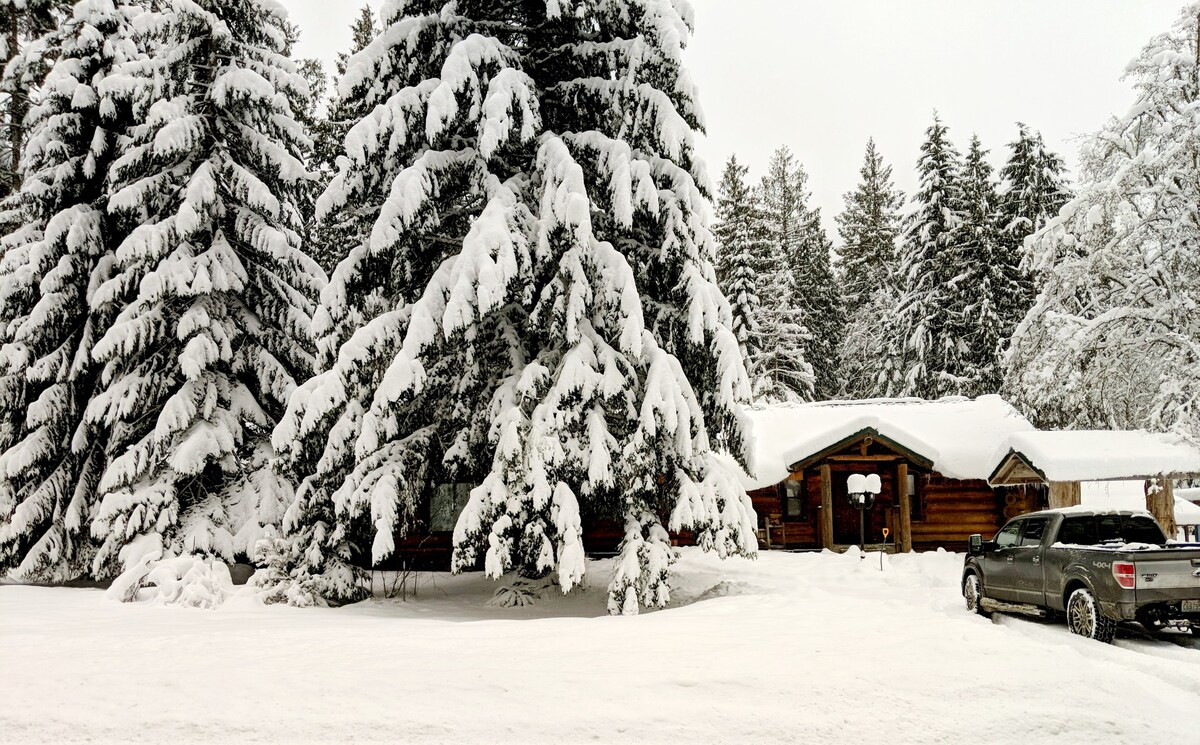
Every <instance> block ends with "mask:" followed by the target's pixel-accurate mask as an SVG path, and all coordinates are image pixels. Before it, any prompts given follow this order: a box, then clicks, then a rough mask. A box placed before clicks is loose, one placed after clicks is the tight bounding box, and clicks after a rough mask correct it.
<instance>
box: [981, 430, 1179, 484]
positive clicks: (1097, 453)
mask: <svg viewBox="0 0 1200 745" xmlns="http://www.w3.org/2000/svg"><path fill="white" fill-rule="evenodd" d="M1010 451H1012V452H1016V453H1020V455H1021V456H1022V457H1023V458H1024V459H1025V460H1026V461H1027V462H1028V463H1029V465H1031V466H1033V467H1034V468H1035V469H1037V470H1038V471H1039V472H1040V473H1041V474H1042V475H1043V476H1044V477H1045V478H1046V480H1047V481H1110V480H1115V479H1140V478H1149V477H1153V476H1167V475H1181V474H1192V473H1197V474H1200V448H1198V447H1196V446H1195V445H1194V444H1192V443H1190V442H1188V441H1187V440H1184V439H1183V438H1181V437H1179V436H1177V435H1170V434H1163V433H1157V432H1146V431H1144V430H1125V431H1118V430H1061V431H1054V432H1045V431H1036V430H1030V431H1025V432H1014V433H1013V434H1012V435H1010V436H1009V438H1008V440H1007V441H1006V442H1005V443H1003V444H1002V445H1001V446H1000V448H999V449H998V450H997V451H996V453H995V456H994V458H993V463H995V464H996V465H997V466H998V465H999V464H1000V462H1001V461H1002V460H1003V459H1004V458H1005V457H1006V456H1007V455H1008V453H1009V452H1010Z"/></svg>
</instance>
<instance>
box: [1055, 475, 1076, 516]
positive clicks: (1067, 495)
mask: <svg viewBox="0 0 1200 745" xmlns="http://www.w3.org/2000/svg"><path fill="white" fill-rule="evenodd" d="M1082 501H1083V490H1082V489H1081V488H1080V487H1079V482H1078V481H1051V482H1050V509H1052V510H1054V509H1058V508H1059V507H1075V506H1076V505H1078V504H1079V503H1080V502H1082Z"/></svg>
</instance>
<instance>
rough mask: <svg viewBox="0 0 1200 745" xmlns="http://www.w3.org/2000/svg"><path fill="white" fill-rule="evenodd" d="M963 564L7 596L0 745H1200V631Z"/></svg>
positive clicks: (683, 568)
mask: <svg viewBox="0 0 1200 745" xmlns="http://www.w3.org/2000/svg"><path fill="white" fill-rule="evenodd" d="M960 566H961V558H960V557H958V556H954V555H949V554H924V555H914V556H901V557H893V558H892V560H891V562H890V566H889V567H888V569H887V571H884V572H881V571H880V570H879V565H878V558H877V557H875V558H873V559H871V560H868V561H865V562H863V561H859V560H858V559H857V558H855V557H850V556H835V555H829V554H825V555H788V554H780V553H764V554H763V555H762V556H761V558H760V559H759V560H758V561H756V562H744V561H736V562H728V563H721V562H718V561H716V560H714V559H712V558H710V557H707V556H702V555H700V554H699V553H698V552H696V551H693V550H689V551H686V552H685V555H684V559H683V561H682V562H681V563H680V565H679V566H678V571H677V577H676V581H675V586H676V588H677V589H676V606H675V607H672V608H670V609H667V610H665V611H660V612H655V613H646V614H643V615H642V616H639V617H637V618H611V617H608V616H605V615H603V612H604V592H603V585H604V583H605V581H606V578H607V573H608V571H609V566H608V565H607V564H606V563H603V562H601V563H592V564H591V565H590V566H589V577H590V582H591V585H590V587H591V589H589V591H587V592H585V593H580V594H576V595H573V596H571V597H568V598H557V599H555V600H553V601H543V602H542V603H540V604H538V605H536V606H533V607H531V608H520V609H494V608H489V607H486V606H485V604H484V603H485V601H486V599H487V598H488V597H489V596H490V593H491V592H492V590H494V585H492V584H491V583H489V582H487V581H485V580H482V579H481V578H479V577H478V576H465V577H457V578H449V577H445V576H438V577H437V578H436V587H434V586H429V585H427V586H425V587H423V588H422V590H421V594H420V597H419V598H418V599H417V600H416V601H412V600H410V601H408V602H400V601H378V602H368V603H362V604H359V605H356V606H350V607H347V608H342V609H338V610H299V609H292V608H283V607H268V608H264V607H261V606H255V605H253V604H251V602H250V601H249V600H238V601H235V602H231V603H229V604H227V605H226V606H225V607H223V608H221V609H219V610H216V611H201V610H192V609H182V608H162V607H148V606H142V605H138V606H130V605H121V604H118V603H114V602H110V601H107V600H105V599H104V598H103V594H102V593H101V592H98V591H90V590H67V589H41V588H25V587H0V741H2V742H68V741H79V740H91V741H114V742H115V741H119V742H122V743H128V742H145V741H148V742H170V743H184V742H201V741H204V742H208V741H229V742H250V741H260V742H262V741H265V742H288V743H293V742H307V741H328V742H348V741H353V742H367V741H378V742H419V743H425V742H520V743H542V742H546V743H565V742H583V741H595V742H609V741H620V742H653V743H660V742H692V743H707V742H796V743H874V742H888V743H898V744H900V745H903V744H905V743H956V744H958V743H967V742H972V741H975V742H981V743H1022V744H1028V743H1047V742H1053V743H1131V744H1133V743H1147V742H1151V741H1157V740H1159V739H1161V738H1163V737H1164V736H1165V737H1167V740H1168V741H1171V742H1179V743H1185V742H1200V640H1196V639H1193V638H1190V637H1184V636H1179V637H1178V638H1177V639H1176V640H1175V641H1174V642H1171V641H1149V640H1144V639H1142V638H1140V637H1138V636H1137V635H1131V634H1122V635H1121V636H1120V637H1119V638H1118V640H1117V642H1116V644H1115V645H1114V646H1106V645H1102V644H1098V643H1095V642H1091V641H1087V640H1083V639H1079V638H1075V637H1072V636H1070V635H1069V634H1068V633H1067V631H1066V629H1065V628H1064V627H1062V626H1059V625H1052V624H1046V623H1039V622H1033V621H1025V620H1019V619H1015V618H1010V617H1003V618H1000V619H999V620H998V621H997V622H995V623H993V622H991V621H988V620H986V619H983V618H981V617H976V616H972V615H970V614H968V613H967V612H966V611H965V610H963V608H962V602H961V598H960V597H959V593H958V588H957V582H958V574H959V568H960ZM426 578H427V579H428V578H429V575H426Z"/></svg>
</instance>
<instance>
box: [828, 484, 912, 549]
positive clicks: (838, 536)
mask: <svg viewBox="0 0 1200 745" xmlns="http://www.w3.org/2000/svg"><path fill="white" fill-rule="evenodd" d="M839 470H840V469H839ZM851 473H863V474H867V473H879V475H880V476H881V477H882V480H883V492H882V493H880V494H879V495H878V496H877V497H876V498H875V504H874V505H873V506H872V507H871V509H869V510H865V511H864V514H863V522H864V527H865V533H866V540H867V543H868V544H879V543H883V542H884V538H883V529H884V528H886V527H888V512H889V511H890V510H891V507H892V505H893V504H895V494H894V490H895V483H896V481H895V479H894V478H889V476H888V474H886V472H884V471H883V470H882V469H876V468H874V467H867V468H862V469H854V470H849V471H842V472H840V473H839V471H834V472H833V484H832V486H833V542H834V543H835V544H837V545H839V546H851V545H853V546H857V545H858V535H859V533H858V521H859V516H858V514H859V511H858V509H857V508H856V507H852V506H851V505H850V498H849V495H848V493H847V489H846V479H847V477H849V475H850V474H851ZM888 540H889V541H891V540H895V538H894V534H893V536H889V538H888Z"/></svg>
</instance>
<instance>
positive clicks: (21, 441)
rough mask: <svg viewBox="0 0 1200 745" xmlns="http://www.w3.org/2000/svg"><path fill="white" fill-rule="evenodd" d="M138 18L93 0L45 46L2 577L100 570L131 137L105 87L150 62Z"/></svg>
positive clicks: (27, 184)
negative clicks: (117, 278) (113, 202)
mask: <svg viewBox="0 0 1200 745" xmlns="http://www.w3.org/2000/svg"><path fill="white" fill-rule="evenodd" d="M136 12H137V9H136V8H135V7H129V6H121V7H117V6H115V5H114V3H113V2H112V0H83V1H82V2H80V3H78V4H77V5H76V7H75V11H74V15H73V16H72V17H71V18H70V19H68V20H67V21H65V22H64V23H63V25H62V26H61V27H60V28H58V29H57V30H56V31H55V32H54V34H53V38H47V39H45V40H44V42H45V45H46V46H47V47H53V49H54V53H55V57H56V58H57V61H56V62H55V65H54V68H53V70H52V71H51V72H50V74H49V76H48V77H47V79H46V81H45V85H44V87H43V96H42V101H41V103H40V104H39V105H38V106H35V107H34V109H33V110H32V112H31V114H30V117H29V135H28V137H27V138H26V142H25V153H24V179H23V184H22V187H21V190H20V192H19V194H18V196H19V199H20V202H21V205H22V214H23V215H24V216H25V220H26V221H27V222H26V225H25V226H24V227H22V228H21V229H19V230H17V231H16V232H14V233H12V234H10V235H9V236H7V237H6V238H5V241H4V248H5V253H4V258H3V260H0V288H2V291H0V329H2V330H0V339H3V345H2V346H0V391H2V395H0V417H2V418H3V423H2V424H0V451H2V454H0V571H3V570H6V569H13V574H14V575H15V576H18V577H21V578H23V579H34V580H66V579H72V578H74V577H76V576H79V575H80V574H84V573H87V572H89V571H90V559H91V553H92V552H91V550H90V549H91V542H90V540H89V536H88V532H87V531H88V528H87V523H88V519H89V516H90V513H91V510H92V508H93V506H94V503H95V499H96V490H97V484H98V481H99V477H100V473H101V471H102V469H103V467H104V464H105V439H106V438H105V437H104V434H103V426H102V423H85V422H84V421H83V415H84V411H85V410H86V408H87V405H88V402H89V401H90V399H91V397H92V395H93V394H94V392H95V386H96V377H97V365H96V364H95V363H94V362H93V360H92V348H93V346H94V344H95V342H96V340H97V339H98V338H99V336H100V335H101V334H103V333H104V331H105V330H106V329H107V323H108V322H109V321H110V320H111V316H112V312H111V308H109V307H104V306H100V307H96V308H91V306H90V301H91V300H92V298H93V296H94V294H95V292H96V290H97V288H98V287H99V286H100V285H101V284H102V283H103V282H104V280H105V279H107V278H108V276H109V274H110V273H111V271H112V263H113V253H114V251H115V248H116V244H117V242H118V240H119V239H118V236H119V235H120V233H121V228H120V226H119V225H117V223H116V221H114V220H113V219H111V218H110V217H109V216H108V214H107V210H106V207H107V201H108V192H107V184H106V179H107V176H108V167H109V165H110V164H111V162H112V160H113V158H114V157H115V155H116V153H117V147H118V139H119V137H120V136H121V135H122V134H123V133H124V131H125V129H126V128H127V127H128V126H129V125H130V124H131V121H130V117H129V116H128V112H127V111H123V110H122V109H120V108H119V107H116V106H114V105H112V101H110V100H105V99H103V97H102V96H101V94H100V92H99V90H98V89H99V87H100V86H101V85H103V84H104V81H105V80H106V79H107V78H108V76H109V75H110V74H111V73H112V71H113V69H114V68H115V67H117V66H120V65H123V64H125V63H127V62H130V61H133V60H137V59H138V58H139V51H138V49H137V46H136V44H135V43H134V40H133V38H134V33H133V28H132V25H131V16H132V15H135V14H136Z"/></svg>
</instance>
